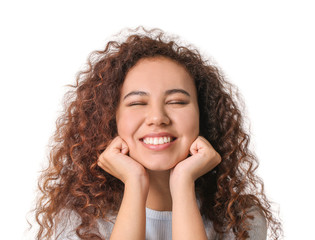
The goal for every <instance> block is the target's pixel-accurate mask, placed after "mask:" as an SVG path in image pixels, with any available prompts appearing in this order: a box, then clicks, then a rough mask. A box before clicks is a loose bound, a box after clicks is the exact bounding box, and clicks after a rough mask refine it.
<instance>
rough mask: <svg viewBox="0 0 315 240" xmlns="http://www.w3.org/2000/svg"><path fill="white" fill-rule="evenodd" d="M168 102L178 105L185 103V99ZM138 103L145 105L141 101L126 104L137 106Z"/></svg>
mask: <svg viewBox="0 0 315 240" xmlns="http://www.w3.org/2000/svg"><path fill="white" fill-rule="evenodd" d="M168 104H179V105H185V104H187V102H185V101H177V102H168ZM138 105H147V104H146V103H142V102H132V103H129V104H128V106H130V107H131V106H138Z"/></svg>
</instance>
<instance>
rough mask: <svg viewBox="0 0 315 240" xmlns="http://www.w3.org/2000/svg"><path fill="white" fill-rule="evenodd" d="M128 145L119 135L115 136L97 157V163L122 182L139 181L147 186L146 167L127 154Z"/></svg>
mask: <svg viewBox="0 0 315 240" xmlns="http://www.w3.org/2000/svg"><path fill="white" fill-rule="evenodd" d="M128 152H129V147H128V145H127V143H126V142H125V141H124V140H123V139H122V138H121V137H120V136H117V137H115V138H114V139H113V140H112V141H111V143H110V144H109V145H108V147H107V148H106V149H105V150H104V151H103V152H102V154H101V155H100V156H99V158H98V165H99V166H100V167H101V168H102V169H103V170H105V171H106V172H108V173H109V174H111V175H112V176H114V177H116V178H118V179H120V180H121V181H122V182H123V183H124V184H126V183H128V182H132V181H140V182H142V183H144V184H145V186H149V176H148V173H147V171H146V169H145V168H144V167H143V166H142V165H141V164H140V163H138V162H137V161H135V160H134V159H132V158H131V157H129V156H128Z"/></svg>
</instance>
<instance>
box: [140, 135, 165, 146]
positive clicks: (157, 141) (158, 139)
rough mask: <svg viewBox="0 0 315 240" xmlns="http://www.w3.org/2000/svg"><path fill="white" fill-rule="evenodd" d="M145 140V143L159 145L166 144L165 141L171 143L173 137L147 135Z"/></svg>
mask: <svg viewBox="0 0 315 240" xmlns="http://www.w3.org/2000/svg"><path fill="white" fill-rule="evenodd" d="M143 142H144V143H145V144H153V145H158V144H164V143H169V142H171V137H154V138H152V137H147V138H144V139H143Z"/></svg>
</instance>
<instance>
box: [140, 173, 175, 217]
mask: <svg viewBox="0 0 315 240" xmlns="http://www.w3.org/2000/svg"><path fill="white" fill-rule="evenodd" d="M148 173H149V178H150V187H149V193H148V197H147V202H146V207H148V208H150V209H153V210H157V211H171V210H172V197H171V192H170V186H169V178H170V171H169V170H168V171H150V170H148Z"/></svg>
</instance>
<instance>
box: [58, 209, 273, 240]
mask: <svg viewBox="0 0 315 240" xmlns="http://www.w3.org/2000/svg"><path fill="white" fill-rule="evenodd" d="M249 212H251V214H252V215H253V216H254V219H253V220H249V221H250V223H251V230H250V231H249V236H250V238H249V239H250V240H265V239H267V224H266V220H265V218H264V217H263V216H262V215H261V214H259V212H258V211H256V210H255V209H254V208H252V209H250V210H249ZM63 216H65V217H64V218H63V219H64V222H63V223H61V224H60V226H59V227H57V229H58V230H57V231H56V232H57V233H56V239H57V240H66V239H69V240H80V238H79V237H78V236H77V235H76V233H75V229H76V227H77V226H78V224H79V219H80V218H79V217H78V215H77V214H76V213H68V215H63ZM114 224H115V217H112V218H110V219H108V221H105V220H103V219H99V220H98V226H99V233H100V234H101V236H103V237H105V239H109V238H110V234H111V232H112V230H113V227H114ZM204 225H205V229H206V233H207V237H208V239H209V240H216V239H218V236H217V234H216V232H215V231H214V229H213V225H212V222H211V221H205V220H204ZM146 239H147V240H171V239H172V212H171V211H155V210H152V209H149V208H146ZM223 239H225V240H233V239H235V238H234V235H233V233H232V232H230V233H228V234H226V235H225V236H224V238H223Z"/></svg>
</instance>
